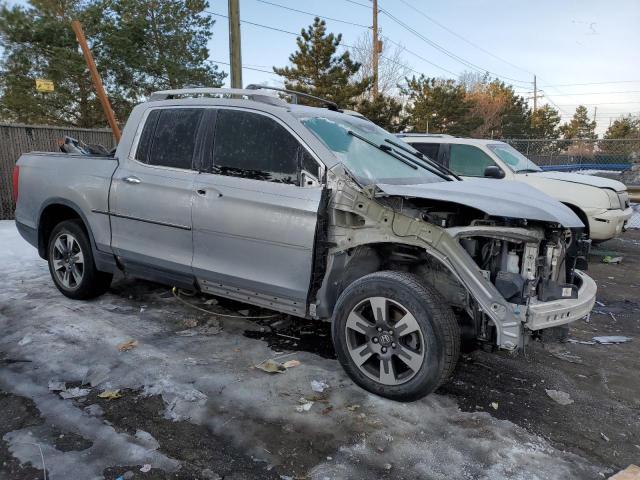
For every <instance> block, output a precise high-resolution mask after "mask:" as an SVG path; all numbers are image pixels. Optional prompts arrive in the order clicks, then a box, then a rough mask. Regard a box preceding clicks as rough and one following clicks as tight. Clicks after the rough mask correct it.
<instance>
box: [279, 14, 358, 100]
mask: <svg viewBox="0 0 640 480" xmlns="http://www.w3.org/2000/svg"><path fill="white" fill-rule="evenodd" d="M341 42H342V35H341V34H338V35H334V34H333V33H327V27H326V24H325V22H324V20H320V19H319V18H317V17H316V18H315V20H314V22H313V25H310V26H309V27H308V28H307V29H306V30H304V29H303V30H302V31H301V32H300V36H299V37H298V38H297V40H296V43H297V45H298V49H297V50H296V51H295V52H294V53H292V54H291V55H290V56H289V61H290V62H291V63H292V66H287V67H284V68H278V67H273V71H274V72H275V73H277V74H278V75H280V76H282V77H284V78H285V86H286V88H287V89H290V90H296V91H299V92H303V93H309V94H311V95H315V96H317V97H322V98H326V99H328V100H332V101H334V102H336V103H337V104H338V105H339V106H340V107H341V108H353V107H354V106H355V105H356V104H357V101H358V98H359V97H361V96H362V95H363V94H364V92H366V90H367V89H368V88H369V86H370V84H371V80H370V79H369V78H365V79H363V80H359V81H356V80H354V78H353V77H354V75H355V74H356V73H357V72H358V70H359V69H360V64H359V63H357V62H354V61H353V60H352V59H351V56H350V54H349V52H348V51H346V50H345V51H344V52H343V53H342V54H340V55H338V54H337V53H336V52H337V49H338V47H339V46H340V43H341Z"/></svg>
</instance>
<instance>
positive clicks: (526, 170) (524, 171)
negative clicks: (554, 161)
mask: <svg viewBox="0 0 640 480" xmlns="http://www.w3.org/2000/svg"><path fill="white" fill-rule="evenodd" d="M539 171H540V170H534V169H532V168H523V169H522V170H516V173H538V172H539Z"/></svg>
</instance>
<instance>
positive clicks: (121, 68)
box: [0, 0, 225, 127]
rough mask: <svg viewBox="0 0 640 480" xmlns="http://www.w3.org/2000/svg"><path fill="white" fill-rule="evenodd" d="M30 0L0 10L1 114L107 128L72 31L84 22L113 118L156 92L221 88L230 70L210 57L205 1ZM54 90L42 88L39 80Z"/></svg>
mask: <svg viewBox="0 0 640 480" xmlns="http://www.w3.org/2000/svg"><path fill="white" fill-rule="evenodd" d="M56 3H57V2H55V1H49V0H31V3H30V4H28V5H27V6H23V5H14V6H12V7H9V6H7V5H6V4H5V5H2V7H0V43H1V44H2V45H3V47H4V50H3V51H2V53H1V54H0V55H1V58H0V96H1V97H0V117H1V118H2V119H4V120H9V121H15V122H23V123H39V124H50V125H74V126H79V127H95V126H106V120H105V118H104V114H103V112H102V108H101V107H100V104H99V102H98V100H97V98H96V95H95V92H94V87H93V85H92V83H91V77H90V76H89V72H88V70H87V66H86V63H85V60H84V57H83V56H82V54H81V53H80V52H79V50H78V43H77V41H76V38H75V35H74V33H73V31H72V30H71V26H70V22H69V19H70V18H75V19H77V20H79V21H80V22H81V23H82V25H83V29H84V31H85V34H86V36H87V39H88V41H89V43H90V47H91V49H92V53H93V55H94V58H95V61H96V65H97V67H98V71H99V72H100V75H101V76H102V79H103V82H104V84H105V88H106V90H107V93H108V95H109V97H110V100H111V103H112V106H113V108H114V111H115V113H116V117H117V118H118V120H119V121H120V122H121V123H122V122H124V121H125V120H126V118H127V116H128V115H129V111H130V110H131V108H132V106H133V105H134V104H135V103H138V102H139V101H141V100H142V99H143V98H144V96H146V95H147V94H148V93H150V92H151V91H153V90H160V89H164V88H173V87H182V86H184V85H186V84H194V83H195V84H200V85H206V86H220V85H222V80H223V79H224V77H225V74H224V73H222V72H219V71H217V67H215V66H212V65H211V64H210V63H208V62H207V58H208V51H207V47H206V45H207V42H208V40H209V39H210V37H211V27H212V26H213V20H211V17H209V16H207V15H203V11H204V10H205V9H206V8H207V6H208V4H207V3H206V1H204V0H188V1H187V2H184V1H180V0H152V1H151V2H149V1H143V0H108V1H107V0H88V1H86V2H78V1H71V2H67V4H65V5H64V7H65V8H64V11H65V14H66V15H67V18H64V19H63V18H62V17H61V16H60V15H59V10H58V8H59V5H57V4H56ZM36 78H46V79H49V80H52V81H53V83H54V86H55V91H54V92H52V93H38V92H36V91H35V79H36Z"/></svg>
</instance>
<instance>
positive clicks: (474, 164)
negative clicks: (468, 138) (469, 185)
mask: <svg viewBox="0 0 640 480" xmlns="http://www.w3.org/2000/svg"><path fill="white" fill-rule="evenodd" d="M492 165H495V162H494V161H493V160H491V157H489V155H487V154H486V153H484V152H483V151H482V150H480V149H479V148H478V147H474V146H473V145H459V144H455V143H454V144H451V145H450V151H449V170H451V171H453V172H454V173H457V174H458V175H462V176H467V177H484V170H485V168H487V167H489V166H492Z"/></svg>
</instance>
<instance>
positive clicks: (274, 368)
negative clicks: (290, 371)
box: [256, 358, 287, 373]
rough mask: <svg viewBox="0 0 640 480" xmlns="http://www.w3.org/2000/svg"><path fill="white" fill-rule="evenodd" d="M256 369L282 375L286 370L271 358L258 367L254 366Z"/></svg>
mask: <svg viewBox="0 0 640 480" xmlns="http://www.w3.org/2000/svg"><path fill="white" fill-rule="evenodd" d="M256 368H257V369H259V370H262V371H263V372H267V373H282V372H284V371H286V370H287V367H285V366H284V365H283V364H282V363H280V362H278V361H276V360H273V359H271V358H270V359H268V360H265V361H263V362H262V363H259V364H258V365H256Z"/></svg>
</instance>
